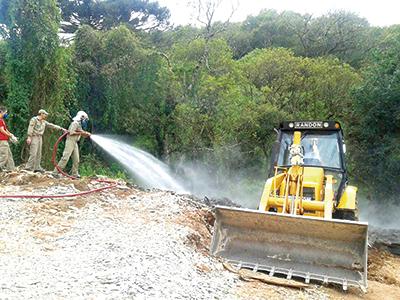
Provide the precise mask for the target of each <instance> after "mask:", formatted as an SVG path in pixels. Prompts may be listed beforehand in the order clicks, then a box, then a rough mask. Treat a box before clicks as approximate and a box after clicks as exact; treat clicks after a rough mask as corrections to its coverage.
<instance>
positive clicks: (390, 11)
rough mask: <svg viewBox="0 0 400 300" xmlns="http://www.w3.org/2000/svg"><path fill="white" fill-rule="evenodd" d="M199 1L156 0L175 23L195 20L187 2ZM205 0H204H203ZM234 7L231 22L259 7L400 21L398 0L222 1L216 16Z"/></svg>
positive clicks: (222, 16) (385, 22) (388, 22)
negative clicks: (354, 14)
mask: <svg viewBox="0 0 400 300" xmlns="http://www.w3.org/2000/svg"><path fill="white" fill-rule="evenodd" d="M193 1H196V2H197V1H198V0H180V1H179V0H158V2H159V3H160V5H162V6H167V7H168V8H169V9H170V11H171V21H172V23H173V24H174V25H183V24H189V23H192V24H193V23H195V19H196V16H197V15H196V14H195V13H194V12H193V8H192V7H191V6H190V2H193ZM202 1H203V2H204V1H207V0H202ZM232 5H233V6H234V7H235V8H236V9H235V12H234V14H233V16H232V18H231V19H230V20H231V21H233V22H235V21H243V20H244V19H245V18H246V17H247V16H248V15H257V14H258V13H259V12H260V11H261V10H262V9H275V10H277V11H278V12H281V11H284V10H291V11H295V12H298V13H302V14H304V13H309V14H312V15H314V16H316V17H317V16H320V15H323V14H324V13H327V12H329V11H333V10H346V11H350V12H353V13H356V14H357V15H358V16H360V17H363V18H366V19H367V20H368V21H369V23H370V24H371V25H373V26H390V25H393V24H400V0H278V1H276V0H275V1H268V0H222V3H221V4H220V6H219V8H218V10H217V14H216V17H215V19H216V20H220V21H225V20H227V19H228V17H229V16H230V14H231V12H232Z"/></svg>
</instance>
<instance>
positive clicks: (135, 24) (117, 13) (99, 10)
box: [58, 0, 170, 33]
mask: <svg viewBox="0 0 400 300" xmlns="http://www.w3.org/2000/svg"><path fill="white" fill-rule="evenodd" d="M58 2H59V4H60V8H61V12H62V19H63V21H65V23H64V24H63V30H64V32H69V33H73V32H75V31H76V30H77V29H78V28H79V26H80V25H83V24H86V25H89V26H91V27H93V28H95V29H100V30H107V29H111V28H112V27H116V26H118V25H122V24H125V25H127V26H129V27H131V28H132V29H137V30H138V29H146V30H150V29H162V28H165V27H166V26H168V19H169V17H170V13H169V10H168V9H167V8H166V7H162V6H160V5H159V4H158V2H150V1H148V0H103V1H96V0H83V1H77V0H72V1H71V0H58Z"/></svg>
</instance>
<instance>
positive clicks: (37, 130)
mask: <svg viewBox="0 0 400 300" xmlns="http://www.w3.org/2000/svg"><path fill="white" fill-rule="evenodd" d="M48 115H49V114H48V112H47V111H45V110H44V109H41V110H39V114H38V115H37V116H36V117H33V118H32V119H31V121H30V122H29V127H28V138H27V139H26V143H27V144H28V145H30V150H29V159H28V162H27V163H26V167H25V168H26V169H27V170H31V171H35V172H40V171H43V168H42V167H41V166H40V162H41V160H42V143H43V133H44V130H45V129H46V128H47V127H50V128H53V129H57V130H63V131H66V129H64V128H62V127H60V126H58V125H54V124H52V123H50V122H47V121H46V119H47V116H48Z"/></svg>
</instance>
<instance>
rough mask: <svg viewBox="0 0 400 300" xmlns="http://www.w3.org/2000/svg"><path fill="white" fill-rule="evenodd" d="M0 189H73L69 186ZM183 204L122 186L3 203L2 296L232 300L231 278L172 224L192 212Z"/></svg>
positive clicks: (0, 236)
mask: <svg viewBox="0 0 400 300" xmlns="http://www.w3.org/2000/svg"><path fill="white" fill-rule="evenodd" d="M89 187H93V186H91V185H89ZM1 188H2V194H7V193H21V192H25V193H26V192H29V193H31V194H37V193H42V192H44V193H47V194H57V193H70V192H76V191H77V190H76V188H75V187H74V185H73V184H66V185H47V186H40V185H38V186H36V187H35V188H33V189H32V186H30V185H28V186H17V187H11V186H2V187H1ZM184 198H185V197H184V196H180V195H175V194H173V193H168V192H161V191H150V192H143V191H139V190H135V189H128V188H126V187H124V186H122V187H120V188H119V189H114V190H112V191H111V192H109V193H108V192H102V193H99V194H95V195H91V196H85V197H82V199H67V200H57V201H56V200H49V199H47V200H46V199H42V200H12V199H2V200H1V201H2V204H1V205H0V270H1V276H0V298H1V299H64V298H65V299H234V298H237V296H236V294H235V289H234V288H235V287H236V286H237V284H238V281H239V280H238V279H237V277H236V275H235V274H232V273H229V272H227V271H225V270H223V269H222V266H221V264H220V263H219V262H218V261H217V260H215V259H214V258H211V257H210V256H208V255H204V254H202V253H200V252H199V251H197V250H196V248H195V247H193V246H191V245H189V244H188V243H187V238H188V236H189V235H190V234H191V233H193V229H192V228H190V227H188V226H185V225H184V224H179V223H178V222H175V221H174V219H175V218H176V217H177V216H182V215H183V214H184V213H185V212H187V211H190V210H195V209H196V208H195V207H194V206H193V205H191V204H190V201H187V202H185V201H184V200H185V199H184Z"/></svg>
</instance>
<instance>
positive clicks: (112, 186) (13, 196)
mask: <svg viewBox="0 0 400 300" xmlns="http://www.w3.org/2000/svg"><path fill="white" fill-rule="evenodd" d="M67 134H68V131H66V132H65V133H64V134H63V135H61V136H60V137H59V138H58V140H57V142H56V143H55V144H54V147H53V154H52V157H51V162H52V163H53V165H54V167H55V168H56V169H57V171H58V172H59V173H60V174H62V175H63V176H65V177H68V178H71V179H77V178H76V177H74V176H70V175H68V174H66V173H65V172H64V171H63V170H61V168H60V167H59V166H58V165H57V162H56V155H57V149H58V144H59V143H60V142H61V140H62V139H63V138H64V137H65V136H66V135H67ZM92 181H94V182H100V183H107V184H108V185H107V186H104V187H101V188H96V189H92V190H88V191H83V192H79V193H72V194H62V195H0V199H2V198H8V199H20V198H27V199H38V198H39V199H40V198H53V199H57V198H71V197H79V196H83V195H87V194H92V193H97V192H101V191H104V190H108V189H112V188H114V187H116V186H117V183H116V182H115V181H112V180H105V179H92Z"/></svg>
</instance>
